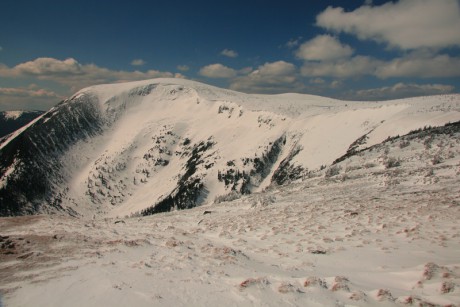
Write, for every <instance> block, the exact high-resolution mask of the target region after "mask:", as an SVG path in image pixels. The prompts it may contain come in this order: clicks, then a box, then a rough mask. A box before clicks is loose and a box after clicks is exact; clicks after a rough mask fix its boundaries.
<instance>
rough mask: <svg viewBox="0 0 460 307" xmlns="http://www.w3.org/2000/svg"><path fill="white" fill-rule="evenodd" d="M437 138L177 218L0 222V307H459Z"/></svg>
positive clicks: (457, 238)
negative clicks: (398, 306)
mask: <svg viewBox="0 0 460 307" xmlns="http://www.w3.org/2000/svg"><path fill="white" fill-rule="evenodd" d="M443 137H444V139H442V138H438V139H431V141H430V142H431V143H429V144H428V142H427V141H426V139H425V140H419V141H414V140H412V141H410V142H408V141H407V140H404V143H403V141H401V143H399V144H398V142H399V141H396V142H394V144H392V145H382V146H381V147H379V148H376V149H374V150H373V151H372V152H368V153H367V154H366V155H364V156H360V155H357V156H354V157H352V158H350V159H348V160H345V161H343V162H342V163H340V164H339V165H337V166H334V168H331V169H328V170H324V171H323V172H321V173H316V174H311V177H310V178H305V179H304V180H303V181H302V182H296V183H292V184H290V185H288V186H282V187H276V188H273V189H270V190H268V191H265V192H263V193H259V194H253V195H250V196H245V197H242V198H239V199H236V200H233V201H230V202H220V203H216V204H212V205H204V206H201V207H198V208H194V209H190V210H186V211H178V212H170V213H165V214H157V215H154V216H149V217H143V218H130V219H123V220H117V219H96V220H82V219H74V218H70V217H59V216H28V217H14V218H2V219H0V234H1V236H2V237H1V238H0V240H1V242H0V244H1V253H0V290H1V293H2V295H3V297H2V299H1V300H2V302H3V304H4V305H5V306H172V305H174V306H185V305H186V306H222V305H236V306H248V305H264V306H281V305H295V306H334V305H335V306H345V305H347V306H373V305H375V306H393V305H411V304H413V305H419V304H420V305H429V304H433V305H440V306H445V305H459V304H460V258H459V255H460V226H459V224H458V221H459V219H460V201H459V199H460V197H459V196H460V185H459V174H460V158H459V157H460V156H459V149H460V147H459V145H458V144H459V139H458V137H456V138H449V137H447V136H443ZM428 145H429V146H428ZM440 145H442V146H440ZM434 153H436V154H434ZM390 161H393V162H392V163H390ZM395 161H397V163H396V162H395ZM429 161H430V162H429ZM428 162H429V163H428Z"/></svg>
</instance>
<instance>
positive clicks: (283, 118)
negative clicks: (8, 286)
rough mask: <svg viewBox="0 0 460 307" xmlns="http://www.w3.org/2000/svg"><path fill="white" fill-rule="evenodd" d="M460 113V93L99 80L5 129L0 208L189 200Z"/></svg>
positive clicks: (283, 175)
mask: <svg viewBox="0 0 460 307" xmlns="http://www.w3.org/2000/svg"><path fill="white" fill-rule="evenodd" d="M458 120H460V96H459V95H450V96H433V97H422V98H414V99H405V100H398V101H388V102H382V103H375V102H372V103H370V102H352V101H339V100H335V99H330V98H325V97H318V96H311V95H302V94H282V95H249V94H243V93H238V92H234V91H230V90H225V89H219V88H217V87H213V86H209V85H206V84H202V83H199V82H195V81H190V80H183V79H152V80H145V81H136V82H129V83H118V84H109V85H97V86H92V87H88V88H85V89H83V90H81V91H79V92H78V93H76V94H75V95H73V96H72V97H71V98H69V99H67V100H65V101H63V102H61V103H60V104H58V105H57V106H55V107H54V108H52V109H51V110H50V111H48V112H47V113H46V114H44V115H43V116H41V117H40V118H38V119H37V120H36V121H35V122H33V123H31V124H30V125H29V126H27V127H25V128H24V129H23V130H21V131H19V132H18V133H15V134H14V135H12V136H10V137H9V138H8V139H7V140H4V142H3V144H2V145H1V149H0V158H1V160H0V161H1V162H0V163H1V164H0V175H1V177H0V178H1V179H0V200H1V204H2V207H1V208H0V212H1V214H2V215H16V214H32V213H37V212H66V213H68V214H71V215H94V214H108V215H112V216H124V215H131V214H150V213H156V212H162V211H169V210H174V209H185V208H190V207H194V206H197V205H200V204H204V203H207V202H210V201H212V200H213V199H216V198H218V197H225V195H233V194H235V193H237V194H247V193H253V192H258V191H261V190H263V189H265V188H266V187H268V186H270V185H273V184H283V183H285V182H287V181H289V180H296V179H299V178H302V176H305V175H306V174H308V173H309V172H310V171H314V170H317V169H319V168H320V167H322V166H323V165H330V164H331V163H333V161H335V160H336V159H337V158H339V157H342V156H343V155H345V154H346V153H348V152H349V150H350V148H353V150H361V149H364V148H367V147H370V146H373V145H375V144H378V143H380V142H382V141H384V140H385V139H387V138H388V137H391V136H396V135H398V134H399V135H403V134H406V133H408V132H410V131H411V130H415V129H418V128H421V127H424V126H428V125H430V126H440V125H444V124H445V123H447V122H454V121H458ZM358 140H361V141H359V142H358Z"/></svg>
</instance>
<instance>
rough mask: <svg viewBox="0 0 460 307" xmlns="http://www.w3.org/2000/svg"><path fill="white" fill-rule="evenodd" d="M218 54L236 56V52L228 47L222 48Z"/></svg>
mask: <svg viewBox="0 0 460 307" xmlns="http://www.w3.org/2000/svg"><path fill="white" fill-rule="evenodd" d="M220 54H221V55H224V56H226V57H229V58H236V57H237V56H238V52H236V51H235V50H230V49H224V50H222V52H221V53H220Z"/></svg>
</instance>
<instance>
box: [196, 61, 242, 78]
mask: <svg viewBox="0 0 460 307" xmlns="http://www.w3.org/2000/svg"><path fill="white" fill-rule="evenodd" d="M199 74H200V75H201V76H204V77H208V78H233V77H235V76H236V70H234V69H233V68H229V67H227V66H224V65H222V64H210V65H207V66H204V67H203V68H201V69H200V71H199Z"/></svg>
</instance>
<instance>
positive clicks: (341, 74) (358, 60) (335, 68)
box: [300, 55, 381, 78]
mask: <svg viewBox="0 0 460 307" xmlns="http://www.w3.org/2000/svg"><path fill="white" fill-rule="evenodd" d="M380 63H381V62H380V61H378V60H376V59H374V58H371V57H367V56H360V55H358V56H355V57H353V58H351V59H341V60H338V61H330V62H329V61H328V62H305V63H304V65H303V66H302V68H301V70H300V71H301V74H302V76H306V77H336V78H348V77H356V76H363V75H373V74H375V69H376V68H377V66H378V65H380Z"/></svg>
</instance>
